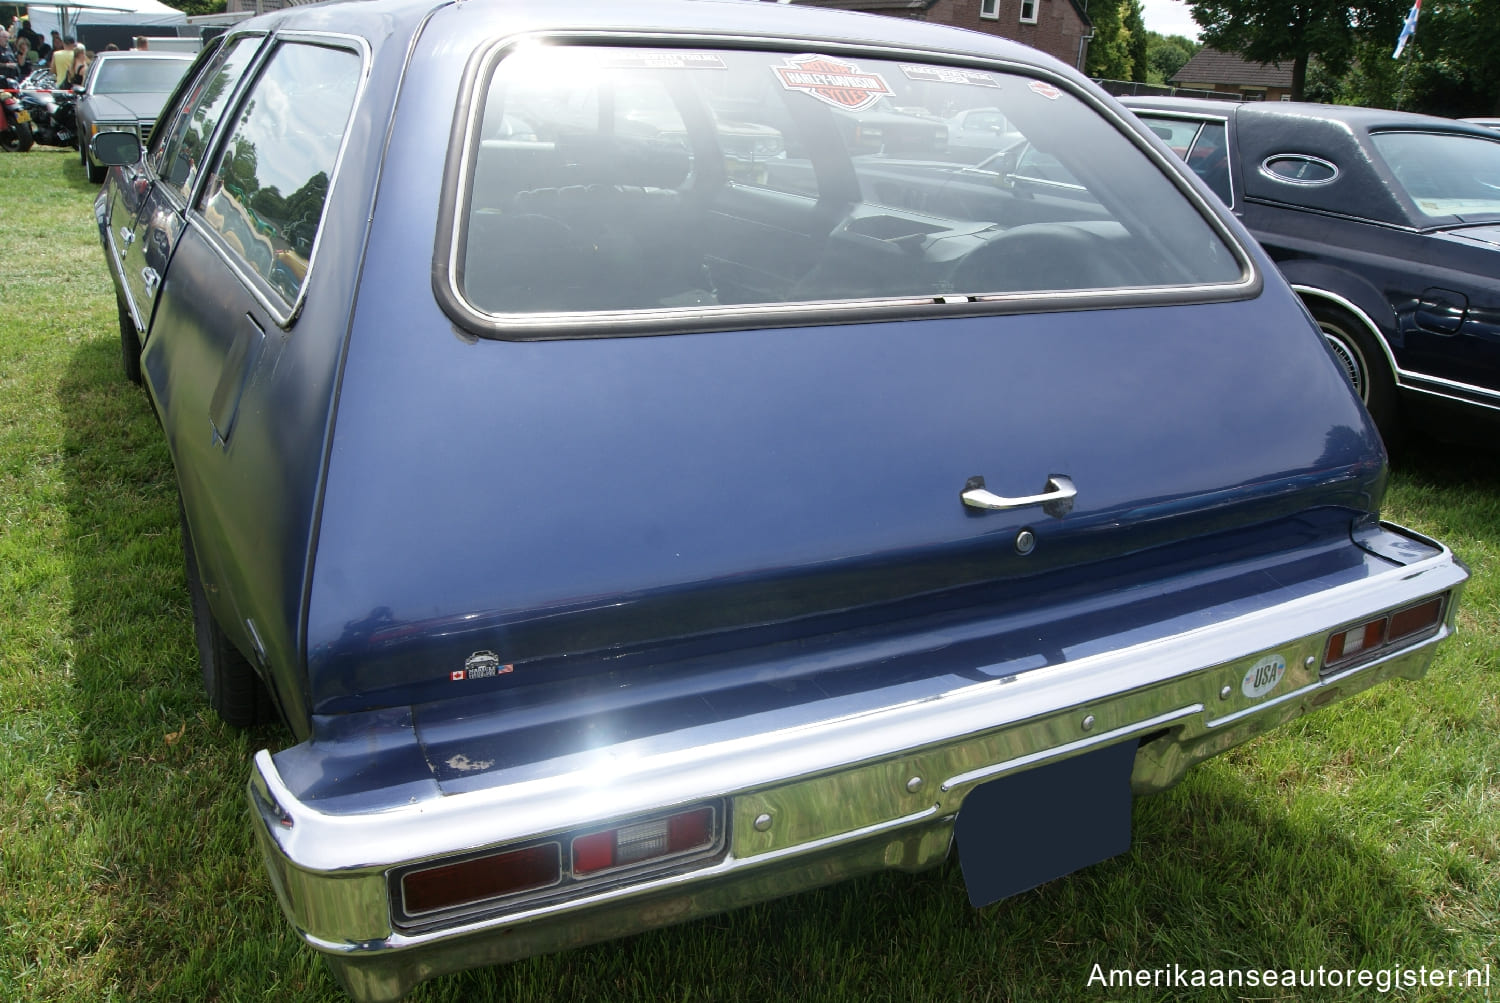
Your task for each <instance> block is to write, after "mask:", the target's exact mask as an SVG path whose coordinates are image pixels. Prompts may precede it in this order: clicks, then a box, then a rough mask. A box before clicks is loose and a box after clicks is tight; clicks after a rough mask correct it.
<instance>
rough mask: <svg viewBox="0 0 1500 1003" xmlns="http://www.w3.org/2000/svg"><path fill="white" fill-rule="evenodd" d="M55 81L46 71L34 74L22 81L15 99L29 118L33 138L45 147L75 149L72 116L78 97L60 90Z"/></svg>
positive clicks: (76, 140)
mask: <svg viewBox="0 0 1500 1003" xmlns="http://www.w3.org/2000/svg"><path fill="white" fill-rule="evenodd" d="M55 84H56V80H55V79H54V78H53V76H52V74H51V73H49V72H47V71H46V70H37V71H35V72H34V73H32V74H31V75H30V76H28V77H27V78H26V79H25V80H22V81H21V84H20V86H19V88H18V89H17V99H18V100H19V101H20V103H21V107H22V109H23V110H24V111H26V113H27V114H28V115H29V116H30V117H31V135H32V138H33V139H34V140H35V141H36V142H38V143H41V144H42V145H44V146H66V147H70V148H72V147H77V146H78V126H77V120H76V118H75V115H74V105H75V103H76V102H77V95H75V94H74V93H73V92H72V91H71V90H59V89H57V88H56V86H55Z"/></svg>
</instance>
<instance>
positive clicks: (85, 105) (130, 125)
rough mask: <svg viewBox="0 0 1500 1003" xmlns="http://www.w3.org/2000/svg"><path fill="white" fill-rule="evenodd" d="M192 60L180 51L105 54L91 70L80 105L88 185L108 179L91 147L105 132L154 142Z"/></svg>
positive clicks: (81, 151) (80, 151) (81, 156)
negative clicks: (159, 116)
mask: <svg viewBox="0 0 1500 1003" xmlns="http://www.w3.org/2000/svg"><path fill="white" fill-rule="evenodd" d="M192 61H193V57H192V55H190V54H187V53H179V52H141V51H136V50H126V51H123V52H101V53H99V54H98V55H97V56H96V57H95V58H94V62H93V63H92V65H90V66H89V72H88V76H86V77H85V78H84V82H83V93H82V94H81V95H80V96H79V99H78V106H77V123H78V124H77V129H78V136H79V143H78V157H79V160H80V161H81V162H82V163H83V168H84V170H85V171H87V172H88V176H89V180H90V181H92V182H94V183H95V184H98V183H99V182H101V181H103V180H104V172H105V170H106V166H105V165H104V164H102V163H100V162H99V159H98V158H97V157H95V156H94V154H93V151H92V150H91V149H90V148H89V144H90V142H91V141H92V140H93V139H94V137H95V136H98V135H99V134H100V133H101V132H129V133H133V134H134V135H135V136H136V137H137V138H138V139H139V140H140V141H141V142H146V141H147V140H149V139H150V138H151V130H152V128H153V127H154V126H155V125H156V116H157V114H158V113H159V112H160V111H161V106H162V105H163V104H164V103H165V102H166V100H167V95H169V94H171V93H172V89H173V88H174V87H176V86H177V82H178V81H179V80H181V79H182V74H183V72H184V71H185V70H186V69H187V68H188V65H189V64H190V63H192Z"/></svg>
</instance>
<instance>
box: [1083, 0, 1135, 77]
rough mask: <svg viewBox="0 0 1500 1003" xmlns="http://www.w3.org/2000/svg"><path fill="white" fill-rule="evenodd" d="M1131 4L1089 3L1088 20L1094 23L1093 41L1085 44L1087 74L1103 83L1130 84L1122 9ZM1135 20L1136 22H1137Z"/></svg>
mask: <svg viewBox="0 0 1500 1003" xmlns="http://www.w3.org/2000/svg"><path fill="white" fill-rule="evenodd" d="M1134 3H1135V0H1092V2H1091V3H1090V4H1089V20H1090V21H1092V22H1094V40H1093V41H1092V42H1090V43H1089V56H1088V62H1087V64H1086V65H1087V73H1088V75H1089V76H1091V77H1102V78H1104V79H1106V80H1132V79H1134V77H1133V76H1132V71H1133V69H1134V67H1133V66H1132V61H1131V54H1130V47H1131V46H1130V29H1129V28H1128V27H1127V26H1126V23H1125V15H1126V14H1127V13H1128V11H1127V10H1126V9H1125V8H1127V7H1128V6H1129V5H1132V4H1134ZM1137 19H1139V18H1137Z"/></svg>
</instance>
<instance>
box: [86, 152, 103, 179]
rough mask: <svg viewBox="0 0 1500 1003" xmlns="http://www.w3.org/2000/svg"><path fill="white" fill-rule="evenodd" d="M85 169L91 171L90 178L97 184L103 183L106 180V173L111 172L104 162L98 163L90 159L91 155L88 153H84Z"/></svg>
mask: <svg viewBox="0 0 1500 1003" xmlns="http://www.w3.org/2000/svg"><path fill="white" fill-rule="evenodd" d="M83 169H84V170H86V171H88V172H89V180H90V181H92V182H93V183H94V184H96V185H97V184H102V183H103V181H104V175H106V174H108V173H109V168H108V167H105V166H104V165H103V164H98V165H96V164H95V163H94V162H93V161H92V160H90V159H89V155H88V154H87V153H85V154H84V155H83Z"/></svg>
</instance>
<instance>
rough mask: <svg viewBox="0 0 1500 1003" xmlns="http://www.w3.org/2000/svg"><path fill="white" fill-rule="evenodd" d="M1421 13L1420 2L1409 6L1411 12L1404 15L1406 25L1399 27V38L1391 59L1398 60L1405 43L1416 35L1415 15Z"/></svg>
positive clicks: (1417, 1) (1418, 0)
mask: <svg viewBox="0 0 1500 1003" xmlns="http://www.w3.org/2000/svg"><path fill="white" fill-rule="evenodd" d="M1420 13H1422V0H1416V2H1415V3H1413V4H1412V5H1411V11H1410V12H1409V13H1408V14H1407V15H1406V23H1405V24H1403V25H1402V26H1401V37H1400V38H1398V39H1396V51H1395V52H1393V53H1391V58H1392V59H1400V58H1401V53H1402V51H1403V50H1404V49H1405V48H1406V43H1407V42H1408V41H1410V39H1411V37H1412V36H1413V35H1415V34H1416V33H1417V15H1418V14H1420Z"/></svg>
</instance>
